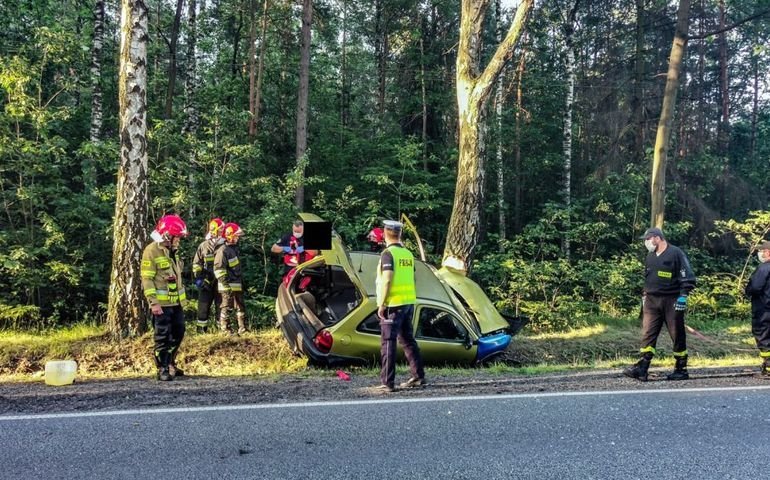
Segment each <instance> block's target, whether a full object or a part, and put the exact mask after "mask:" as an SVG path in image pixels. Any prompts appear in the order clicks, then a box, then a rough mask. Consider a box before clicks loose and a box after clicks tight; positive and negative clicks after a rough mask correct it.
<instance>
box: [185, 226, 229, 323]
mask: <svg viewBox="0 0 770 480" xmlns="http://www.w3.org/2000/svg"><path fill="white" fill-rule="evenodd" d="M224 231H225V222H223V221H222V219H221V218H213V219H211V221H210V222H209V228H208V233H206V239H205V240H203V241H202V242H201V244H200V245H198V250H196V251H195V257H194V258H193V267H192V269H193V275H194V276H195V282H194V283H195V286H196V287H197V288H198V291H199V292H200V293H199V295H198V321H197V325H198V333H205V332H206V327H207V325H208V323H209V314H210V312H211V304H212V303H213V304H214V310H215V312H216V316H217V318H218V316H219V313H220V311H219V310H220V305H221V304H222V295H220V293H219V290H218V286H217V278H216V276H214V257H215V255H216V253H217V251H218V250H221V249H222V248H223V247H224V245H225V239H224V237H223V236H222V235H223V234H224Z"/></svg>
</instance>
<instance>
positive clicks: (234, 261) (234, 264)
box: [227, 257, 241, 268]
mask: <svg viewBox="0 0 770 480" xmlns="http://www.w3.org/2000/svg"><path fill="white" fill-rule="evenodd" d="M239 263H241V261H240V260H238V257H235V258H228V259H227V264H228V265H229V266H230V268H235V267H237V266H238V264H239Z"/></svg>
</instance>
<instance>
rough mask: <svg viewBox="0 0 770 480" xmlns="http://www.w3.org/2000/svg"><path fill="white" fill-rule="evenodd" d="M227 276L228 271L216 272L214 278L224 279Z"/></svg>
mask: <svg viewBox="0 0 770 480" xmlns="http://www.w3.org/2000/svg"><path fill="white" fill-rule="evenodd" d="M226 275H227V270H214V276H215V277H217V278H224V277H225V276H226Z"/></svg>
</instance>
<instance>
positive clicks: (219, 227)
mask: <svg viewBox="0 0 770 480" xmlns="http://www.w3.org/2000/svg"><path fill="white" fill-rule="evenodd" d="M224 232H225V222H223V221H222V219H221V218H212V219H211V221H210V222H209V235H211V236H212V237H221V236H222V234H223V233H224Z"/></svg>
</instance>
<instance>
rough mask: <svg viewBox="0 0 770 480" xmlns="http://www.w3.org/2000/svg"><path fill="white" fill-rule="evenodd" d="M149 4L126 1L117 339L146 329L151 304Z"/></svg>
mask: <svg viewBox="0 0 770 480" xmlns="http://www.w3.org/2000/svg"><path fill="white" fill-rule="evenodd" d="M147 16H148V11H147V5H146V4H145V2H144V1H143V0H122V1H121V17H120V19H121V25H120V74H119V85H118V88H119V101H120V164H119V167H118V182H117V190H116V199H115V218H114V221H113V237H114V244H113V250H112V274H111V276H110V289H109V303H108V307H107V326H108V328H109V331H110V333H111V335H112V337H113V338H124V337H126V336H135V335H139V334H141V333H142V332H143V331H144V327H145V319H146V316H147V305H146V302H145V301H144V295H143V294H142V281H141V276H140V273H139V270H140V265H141V257H142V247H143V245H144V242H145V239H146V238H147V236H146V233H145V227H146V225H147V39H148V30H147Z"/></svg>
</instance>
